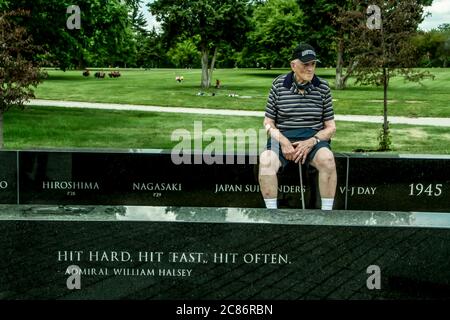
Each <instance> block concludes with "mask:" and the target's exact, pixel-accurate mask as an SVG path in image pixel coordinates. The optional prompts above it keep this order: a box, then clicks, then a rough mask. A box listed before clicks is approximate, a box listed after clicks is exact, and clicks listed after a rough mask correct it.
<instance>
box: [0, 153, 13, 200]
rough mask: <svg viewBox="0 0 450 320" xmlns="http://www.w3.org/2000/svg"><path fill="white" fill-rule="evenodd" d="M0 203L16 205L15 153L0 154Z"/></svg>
mask: <svg viewBox="0 0 450 320" xmlns="http://www.w3.org/2000/svg"><path fill="white" fill-rule="evenodd" d="M0 203H1V204H14V203H17V153H16V152H13V151H9V152H8V151H2V152H0Z"/></svg>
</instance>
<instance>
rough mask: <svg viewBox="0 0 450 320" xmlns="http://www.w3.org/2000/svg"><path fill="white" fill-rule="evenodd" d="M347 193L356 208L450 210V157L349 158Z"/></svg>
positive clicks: (351, 207) (344, 191) (352, 205)
mask: <svg viewBox="0 0 450 320" xmlns="http://www.w3.org/2000/svg"><path fill="white" fill-rule="evenodd" d="M349 161H350V165H349V168H350V169H349V178H348V187H347V188H346V189H341V188H339V187H338V192H339V193H346V194H347V199H348V200H347V201H348V206H347V208H349V209H352V210H393V209H398V210H405V211H444V212H450V158H441V159H439V158H420V156H418V157H417V158H410V157H398V158H394V157H390V158H388V157H373V156H372V157H370V158H362V157H358V158H354V157H351V158H350V159H349Z"/></svg>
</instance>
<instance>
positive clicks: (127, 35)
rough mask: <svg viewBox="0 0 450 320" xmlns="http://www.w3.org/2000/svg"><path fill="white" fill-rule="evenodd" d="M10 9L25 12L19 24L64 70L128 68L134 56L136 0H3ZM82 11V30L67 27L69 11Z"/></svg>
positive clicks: (53, 63)
mask: <svg viewBox="0 0 450 320" xmlns="http://www.w3.org/2000/svg"><path fill="white" fill-rule="evenodd" d="M2 1H3V6H5V7H6V8H8V10H17V9H23V10H27V11H29V12H30V15H29V16H28V17H26V18H24V19H23V21H20V25H21V26H24V27H25V28H26V29H27V31H28V33H29V34H30V35H31V36H32V37H33V39H34V43H35V44H36V45H39V46H42V48H43V49H44V50H45V51H46V52H47V56H46V60H47V61H48V62H49V63H50V64H51V65H53V66H57V67H60V68H61V69H62V70H66V69H67V68H73V67H78V68H84V67H86V66H88V65H94V66H102V67H103V66H105V65H106V66H108V65H118V64H120V65H126V64H129V63H130V62H132V58H133V57H134V56H135V51H136V50H135V44H134V40H133V39H134V37H133V30H132V21H131V19H132V18H130V17H129V12H131V11H132V10H133V5H134V4H133V3H132V2H133V1H132V0H128V1H129V3H128V4H127V3H126V2H124V1H122V0H78V1H76V3H74V2H73V1H70V0H2ZM73 4H76V5H78V6H79V8H80V20H81V27H80V29H68V28H67V26H66V22H67V19H68V18H69V17H70V15H71V14H70V13H69V14H68V13H67V8H68V7H69V6H70V5H73Z"/></svg>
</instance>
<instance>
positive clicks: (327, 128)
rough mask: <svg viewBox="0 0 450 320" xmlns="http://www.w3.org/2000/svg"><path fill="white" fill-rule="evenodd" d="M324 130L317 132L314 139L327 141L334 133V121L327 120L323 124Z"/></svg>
mask: <svg viewBox="0 0 450 320" xmlns="http://www.w3.org/2000/svg"><path fill="white" fill-rule="evenodd" d="M323 125H324V128H323V129H322V130H320V131H319V132H317V134H316V137H318V138H319V139H320V140H326V141H329V140H330V139H331V138H332V137H333V136H334V134H335V133H336V122H334V120H328V121H325V122H324V123H323Z"/></svg>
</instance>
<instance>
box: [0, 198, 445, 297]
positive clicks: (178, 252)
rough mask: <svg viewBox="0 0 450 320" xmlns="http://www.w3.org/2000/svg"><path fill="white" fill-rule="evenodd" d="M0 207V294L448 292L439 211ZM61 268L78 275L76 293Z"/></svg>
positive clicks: (407, 294)
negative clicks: (375, 270) (73, 269)
mask: <svg viewBox="0 0 450 320" xmlns="http://www.w3.org/2000/svg"><path fill="white" fill-rule="evenodd" d="M0 210H2V211H3V212H5V213H6V215H7V217H8V219H0V269H1V270H2V272H1V273H0V299H33V300H34V299H156V300H158V299H171V300H173V299H183V300H191V299H195V300H197V299H200V300H203V299H206V300H211V299H213V300H216V299H218V300H221V301H223V300H229V299H232V300H254V299H257V300H265V299H272V300H286V299H288V300H298V299H344V300H345V299H357V300H360V299H365V300H366V299H449V298H450V259H448V257H449V256H450V246H449V245H448V243H449V241H450V219H449V214H445V213H441V214H433V213H410V212H370V211H359V212H358V211H353V212H351V211H350V212H349V211H334V212H332V213H329V212H328V213H327V212H323V211H319V210H314V211H312V210H309V211H305V212H302V211H299V210H279V211H273V210H265V209H248V208H247V209H235V208H180V207H167V208H163V207H162V208H158V207H147V208H137V207H128V208H126V207H125V208H121V207H117V206H116V207H82V206H81V207H45V206H20V207H18V206H16V207H13V206H9V207H1V206H0ZM146 217H147V218H146ZM81 220H82V221H81ZM158 252H159V254H158ZM152 253H153V254H152ZM158 255H159V256H158ZM69 266H77V267H79V268H80V269H81V270H83V272H84V274H82V275H81V278H80V284H81V288H80V289H79V290H78V289H69V288H68V287H67V280H68V279H69V277H70V276H71V275H70V274H67V273H66V272H67V269H68V267H69ZM373 267H375V268H379V279H380V282H379V283H380V287H379V288H377V287H373V284H374V282H373V281H371V280H370V279H369V278H370V277H371V276H372V275H373V274H374V273H373V271H370V270H372V269H371V268H373ZM168 270H170V271H168ZM168 272H170V274H169V273H168ZM368 284H369V286H368ZM370 284H372V286H371V285H370Z"/></svg>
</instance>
